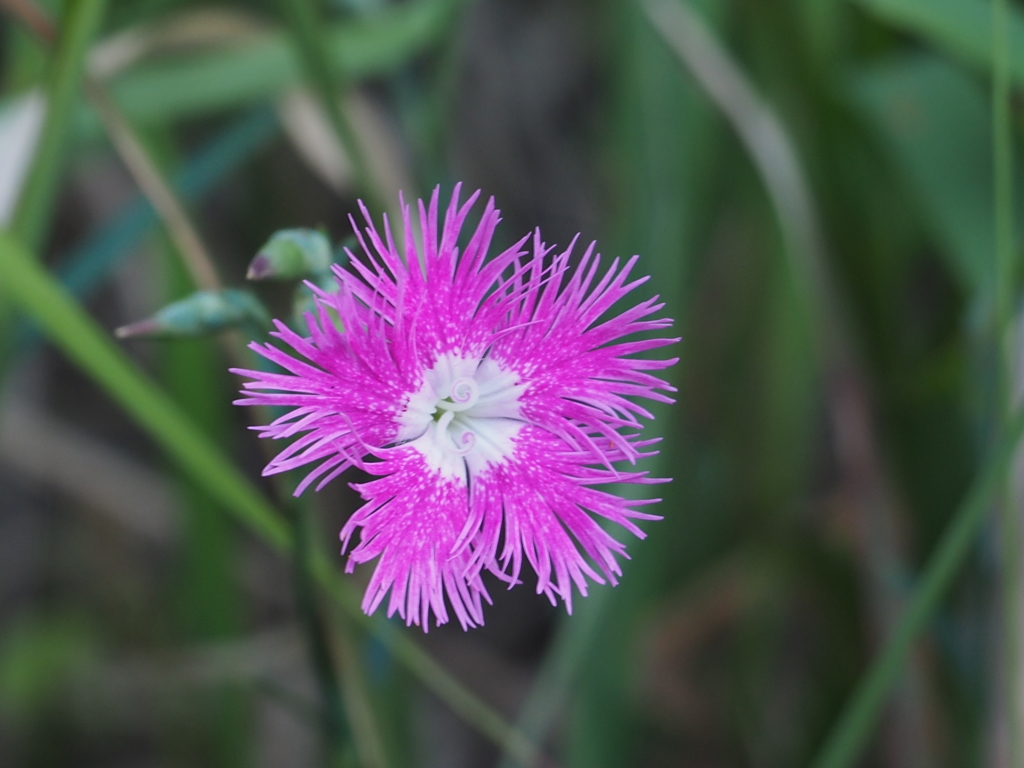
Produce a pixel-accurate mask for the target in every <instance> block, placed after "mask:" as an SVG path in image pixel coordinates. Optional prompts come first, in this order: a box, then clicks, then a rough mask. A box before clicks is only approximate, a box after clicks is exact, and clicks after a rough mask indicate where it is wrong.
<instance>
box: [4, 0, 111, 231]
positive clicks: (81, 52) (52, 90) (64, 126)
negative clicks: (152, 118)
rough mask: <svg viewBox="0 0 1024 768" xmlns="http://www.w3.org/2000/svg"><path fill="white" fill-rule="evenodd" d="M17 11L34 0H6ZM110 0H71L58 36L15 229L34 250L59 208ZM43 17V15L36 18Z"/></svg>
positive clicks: (57, 31) (19, 12) (8, 5)
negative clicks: (77, 114)
mask: <svg viewBox="0 0 1024 768" xmlns="http://www.w3.org/2000/svg"><path fill="white" fill-rule="evenodd" d="M3 2H4V6H5V7H6V8H7V9H8V10H9V11H11V12H12V13H13V14H15V15H18V16H22V14H23V13H25V12H28V13H30V14H31V10H32V7H31V4H30V2H29V0H3ZM105 9H106V0H68V3H67V4H66V5H65V7H64V13H63V15H62V16H61V23H60V26H59V29H57V30H56V33H55V36H54V53H53V57H52V59H51V63H50V73H49V76H48V78H47V87H46V117H45V119H44V121H43V128H42V132H41V134H40V137H39V141H38V143H37V144H36V151H35V155H34V156H33V158H32V165H31V168H30V170H29V174H28V177H27V178H26V180H25V185H24V186H23V187H22V190H21V195H20V196H19V198H18V205H17V207H16V208H15V211H14V217H13V219H12V221H11V232H13V233H14V234H15V236H16V237H18V239H19V240H21V241H22V242H24V243H25V244H26V246H27V247H28V249H29V250H30V251H38V250H39V249H40V246H41V245H42V242H41V241H42V238H43V235H44V234H45V231H46V222H47V219H48V218H49V216H50V213H51V211H52V209H53V201H54V198H55V196H56V194H57V189H58V184H59V181H60V176H61V173H62V171H63V168H64V161H65V158H66V157H67V148H68V143H69V140H70V138H71V133H72V126H73V121H72V120H71V117H72V114H73V111H74V108H75V106H76V105H77V103H78V98H79V95H78V94H79V85H80V83H81V81H82V79H83V77H84V76H85V57H86V54H87V53H88V51H89V45H90V44H91V43H92V40H93V38H94V37H95V36H96V33H97V32H98V31H99V28H100V24H101V23H102V21H103V15H104V11H105ZM35 18H36V20H38V16H36V17H35Z"/></svg>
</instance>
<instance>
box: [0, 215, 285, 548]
mask: <svg viewBox="0 0 1024 768" xmlns="http://www.w3.org/2000/svg"><path fill="white" fill-rule="evenodd" d="M0 274H2V275H3V284H4V288H5V290H6V291H7V293H8V295H9V296H11V297H12V298H13V299H15V300H16V301H17V302H18V303H19V304H20V305H21V306H22V308H23V309H24V310H25V312H27V313H28V314H29V315H30V316H31V317H32V318H33V320H35V322H36V323H37V325H39V327H40V328H42V330H43V331H44V332H45V333H46V335H47V336H48V337H49V338H50V339H51V340H52V341H53V342H55V343H56V344H57V345H58V346H59V347H60V348H61V349H62V350H64V352H65V354H67V356H68V357H69V358H70V359H71V360H72V361H74V362H75V363H76V364H78V365H79V366H81V367H82V369H83V370H84V371H85V372H86V373H88V374H89V375H90V376H92V377H93V378H94V379H95V380H96V381H97V382H98V383H99V384H100V385H101V386H102V387H103V388H104V389H106V390H107V391H108V392H109V393H110V394H111V395H112V396H113V397H114V398H115V399H116V400H117V401H118V402H119V403H120V404H121V405H122V406H123V407H124V408H125V410H127V411H128V412H129V413H130V414H131V415H132V416H133V417H134V418H135V419H136V420H137V421H138V422H139V424H140V425H142V426H143V427H144V428H145V429H146V431H148V432H149V433H150V435H152V437H153V438H154V439H155V440H156V441H157V442H158V443H159V444H160V446H161V447H162V448H163V449H164V450H165V451H166V452H167V454H168V455H169V456H170V458H172V459H173V460H174V461H175V462H177V463H178V464H179V465H180V466H181V467H182V469H183V470H184V471H185V472H187V473H188V474H189V475H191V476H192V477H193V478H194V479H195V480H196V482H198V483H200V484H202V485H203V487H204V488H206V490H207V492H209V493H210V495H211V496H213V497H214V498H216V499H217V501H219V502H220V503H221V504H223V505H224V506H225V507H227V508H229V509H231V510H232V511H233V512H234V513H235V514H236V515H238V516H239V517H240V518H241V519H242V521H243V522H245V523H246V524H247V525H248V526H249V527H251V528H252V529H253V530H254V531H255V532H256V533H257V534H258V535H259V536H260V537H261V538H263V539H264V540H265V541H266V542H267V543H268V544H270V545H271V546H272V547H273V548H274V549H276V550H279V551H286V550H288V549H290V548H291V535H290V533H289V530H288V526H287V525H286V524H285V523H284V521H283V520H281V518H280V517H279V516H278V514H277V513H276V512H275V510H274V508H273V507H272V506H271V505H270V504H269V503H268V502H267V501H266V499H265V498H264V497H263V496H262V494H260V493H259V491H257V490H256V489H255V488H254V487H253V486H252V485H251V484H250V483H249V481H248V480H247V479H246V478H245V476H244V475H242V473H241V472H239V471H238V470H237V469H236V468H235V467H234V466H233V465H232V464H231V463H230V462H229V461H228V460H227V459H225V458H224V456H223V455H222V454H221V453H220V451H219V450H217V448H216V446H214V444H213V443H212V442H211V441H210V440H209V439H208V438H207V437H206V435H204V434H203V433H202V432H201V431H199V430H198V429H196V428H195V427H194V426H193V425H192V424H191V423H190V421H189V419H188V418H187V416H186V415H185V414H184V412H182V411H181V409H180V408H178V406H176V405H174V404H173V403H172V402H171V401H170V400H168V399H167V398H166V397H165V396H164V394H163V393H162V392H161V391H160V390H159V389H158V388H157V386H156V385H155V384H153V383H152V382H151V381H149V380H148V379H146V378H145V377H144V376H143V375H142V374H140V373H139V372H138V371H137V370H136V369H135V366H134V365H133V364H132V362H131V361H130V360H129V359H128V357H127V356H126V355H125V353H124V352H123V351H122V350H121V349H120V348H119V347H117V346H116V345H115V344H114V342H113V341H111V340H110V339H109V338H108V337H107V336H106V335H105V334H104V333H103V332H102V331H101V330H100V329H99V328H98V327H96V325H95V323H93V321H92V320H91V319H90V318H89V316H88V315H86V314H85V312H84V311H83V310H82V308H81V307H80V306H79V305H78V304H77V303H76V302H75V301H74V299H72V298H71V296H69V295H68V294H67V293H66V292H65V291H64V290H62V289H61V288H60V287H59V286H58V285H57V284H56V283H55V282H54V280H53V279H52V278H51V277H50V276H49V275H48V274H47V273H46V271H45V270H44V269H43V268H42V267H40V266H38V265H36V264H35V263H34V260H33V259H32V257H31V255H30V253H29V251H28V250H27V249H25V248H24V247H23V246H22V245H20V243H18V241H16V240H15V239H14V238H13V237H12V236H11V235H9V234H7V233H2V234H0Z"/></svg>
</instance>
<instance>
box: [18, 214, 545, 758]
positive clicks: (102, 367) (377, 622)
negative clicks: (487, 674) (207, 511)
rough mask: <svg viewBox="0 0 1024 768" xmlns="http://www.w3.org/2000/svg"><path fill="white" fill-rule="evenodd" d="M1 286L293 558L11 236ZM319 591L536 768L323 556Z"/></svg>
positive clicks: (237, 485)
mask: <svg viewBox="0 0 1024 768" xmlns="http://www.w3.org/2000/svg"><path fill="white" fill-rule="evenodd" d="M0 282H2V284H3V285H4V286H5V288H6V289H7V292H8V294H9V295H10V296H11V298H13V299H14V300H15V301H17V303H18V304H19V305H20V306H21V308H22V309H23V310H24V311H25V312H26V313H27V314H28V315H29V316H30V317H31V319H32V320H33V321H34V322H36V323H37V324H38V326H39V327H40V329H41V330H42V331H43V332H44V333H45V334H46V335H47V337H48V338H49V339H50V340H51V341H52V342H53V343H54V344H55V345H56V346H57V347H58V348H60V349H61V350H62V351H63V352H64V354H65V355H67V356H68V358H69V359H70V360H71V361H72V362H74V363H75V364H77V365H78V366H79V367H80V368H81V369H82V370H83V371H84V372H85V373H86V374H88V375H89V376H90V377H92V379H93V380H94V381H96V382H97V383H98V384H99V385H100V386H101V387H103V388H104V389H105V390H106V391H107V392H108V393H109V394H110V395H111V396H112V397H113V398H114V399H115V400H116V401H117V402H118V403H119V404H120V405H121V406H122V407H123V408H124V409H125V410H126V411H127V412H128V413H129V414H130V415H132V416H133V417H134V418H135V419H136V421H137V422H138V423H139V425H140V426H142V427H143V428H144V429H145V430H146V431H147V432H148V433H149V434H150V436H151V437H152V438H153V439H154V441H155V442H156V443H157V444H158V445H159V446H160V447H161V448H163V450H164V451H165V452H166V453H167V455H168V456H169V457H170V458H171V459H172V460H173V461H175V462H176V463H177V464H178V465H179V466H180V467H181V469H182V470H183V471H184V472H185V473H187V474H188V475H189V477H191V478H192V480H193V481H194V482H196V483H197V484H198V485H200V486H202V487H203V488H204V489H205V490H206V491H207V493H209V494H210V495H211V496H212V497H213V498H214V499H215V500H216V501H218V502H219V503H220V504H221V505H223V507H224V509H225V510H226V511H228V512H230V513H231V514H233V515H234V516H235V517H236V518H237V519H238V520H239V521H240V522H242V523H243V524H244V525H246V526H247V527H248V528H249V530H250V531H251V532H253V533H255V534H256V535H257V536H258V537H259V538H260V539H262V540H263V541H264V543H266V544H267V545H268V546H270V547H271V548H272V549H274V550H275V551H276V552H278V553H281V554H289V553H290V552H291V551H292V544H293V537H292V535H291V532H290V530H289V526H288V524H287V523H286V522H285V521H284V519H283V518H282V517H281V516H280V515H279V514H278V512H277V511H276V510H275V509H274V507H273V506H272V505H271V504H270V503H269V502H268V501H267V499H266V498H265V497H264V496H263V494H261V493H260V492H259V491H258V490H256V488H255V487H254V486H253V485H252V484H251V483H250V482H249V480H248V479H246V477H245V476H244V475H243V474H242V473H241V472H240V471H239V470H238V469H237V468H236V467H235V466H234V465H233V464H232V463H231V462H230V461H228V460H227V459H226V458H225V457H224V455H223V454H222V453H221V452H220V451H219V450H218V449H217V447H216V446H215V445H214V444H213V443H212V442H211V441H210V440H209V439H208V438H207V437H206V436H205V434H203V432H202V431H201V430H199V429H198V428H196V427H195V425H194V424H192V422H191V421H190V420H189V419H188V417H187V416H186V415H185V414H184V413H182V411H181V409H179V408H178V407H177V406H176V405H174V403H172V402H171V401H170V400H168V398H167V397H166V396H165V395H164V394H163V393H162V392H161V391H160V389H159V388H158V387H156V385H154V384H153V383H152V382H151V381H150V380H149V379H147V378H146V377H145V376H144V375H143V374H142V373H140V372H139V370H138V369H137V368H136V366H135V365H134V364H133V363H132V362H131V361H130V360H129V359H128V358H127V356H126V355H125V354H124V352H123V351H122V350H121V349H120V348H119V347H117V346H116V345H115V344H114V343H113V342H112V341H111V340H110V338H109V337H108V336H107V335H106V334H105V333H104V332H103V331H102V330H101V329H100V328H99V327H98V326H97V325H96V323H95V322H94V321H93V320H92V319H91V318H90V317H89V316H88V315H87V314H86V313H85V311H84V310H83V309H82V308H81V306H79V305H78V304H77V303H76V302H75V300H74V299H73V298H72V297H71V296H70V295H69V294H68V293H67V291H65V290H64V289H63V288H61V287H60V285H58V284H57V282H56V281H55V280H54V279H53V278H52V277H51V276H50V275H49V274H48V273H47V272H46V270H45V269H43V268H42V267H41V266H40V265H39V264H38V263H36V261H35V259H33V257H32V256H31V254H29V252H28V251H27V250H26V249H25V248H24V247H23V246H22V245H21V244H20V243H19V242H18V241H17V240H15V239H14V238H13V237H11V236H10V235H9V234H7V233H4V232H0ZM310 566H311V569H312V573H313V575H314V576H315V578H316V580H317V582H318V583H319V584H320V586H321V587H322V588H324V589H326V590H327V591H328V593H329V594H330V595H331V596H332V597H333V598H334V599H335V600H336V601H337V602H338V605H339V606H340V607H341V608H342V609H343V610H345V611H346V612H348V613H349V614H350V615H351V616H352V617H353V619H354V620H355V621H357V622H359V623H360V625H361V626H364V627H366V629H367V631H369V632H370V633H371V634H373V635H374V636H375V637H377V638H378V639H380V640H381V641H382V642H383V643H385V644H386V645H388V647H389V648H390V649H391V653H392V655H393V656H394V657H395V659H396V660H397V661H398V662H399V663H401V664H402V665H404V666H405V667H407V668H408V669H409V671H410V672H411V673H412V674H413V675H415V676H416V677H417V678H419V680H420V681H422V682H423V684H424V685H426V687H427V688H429V689H430V690H431V691H433V692H434V693H435V694H436V695H437V697H438V698H440V699H441V700H442V701H443V702H445V703H446V704H447V705H448V706H449V707H450V708H451V709H452V710H453V711H454V712H456V713H457V714H459V715H460V716H462V717H463V718H465V720H466V722H468V723H469V724H470V725H472V726H474V727H475V728H477V729H478V730H479V731H480V732H481V733H482V734H484V735H485V736H487V737H489V738H491V739H493V740H494V741H495V742H496V743H497V744H498V745H499V746H501V747H503V748H505V749H506V750H508V751H510V752H512V753H513V754H515V755H516V756H517V758H518V759H520V760H521V762H524V763H527V764H535V763H536V762H537V758H538V757H539V752H538V750H537V748H536V747H535V746H534V745H533V744H532V743H531V742H530V741H529V740H528V739H527V738H526V737H524V736H523V734H522V733H521V732H519V731H518V730H516V729H515V728H514V727H513V726H511V725H509V724H508V723H507V722H505V720H504V719H503V718H502V717H501V716H500V715H499V714H498V713H496V712H495V711H494V710H493V709H491V708H490V707H488V706H487V705H486V704H485V703H484V702H483V701H481V700H480V699H479V698H478V697H477V696H476V695H474V694H473V693H472V692H471V691H469V690H467V689H466V688H465V687H464V686H462V685H461V684H460V683H459V682H458V681H457V680H455V679H454V678H453V677H452V676H451V675H449V674H448V673H447V672H446V671H445V670H444V669H443V668H442V667H441V666H440V665H439V664H438V663H437V662H436V661H434V660H433V659H432V658H431V657H430V655H429V654H428V653H427V652H426V651H424V650H423V649H422V648H421V647H420V646H419V645H418V644H417V643H416V642H415V641H414V640H412V639H411V638H409V637H408V636H407V635H406V634H404V633H403V632H401V631H399V629H398V628H397V627H395V625H393V624H391V623H389V622H387V621H384V620H383V619H381V618H379V617H377V618H372V617H368V616H366V615H364V614H363V613H362V610H361V609H360V604H359V598H358V597H357V596H356V595H355V593H354V592H353V591H352V588H351V586H350V585H349V584H348V582H347V581H343V580H342V579H341V578H340V577H339V575H338V573H337V571H336V570H335V568H334V567H333V566H332V565H331V564H330V563H329V562H328V561H327V559H326V557H324V556H323V555H322V554H321V553H319V552H317V551H314V552H313V553H312V562H311V563H310Z"/></svg>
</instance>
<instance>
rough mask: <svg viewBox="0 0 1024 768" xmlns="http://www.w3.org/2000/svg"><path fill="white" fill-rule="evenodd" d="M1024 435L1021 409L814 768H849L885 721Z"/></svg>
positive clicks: (973, 485)
mask: <svg viewBox="0 0 1024 768" xmlns="http://www.w3.org/2000/svg"><path fill="white" fill-rule="evenodd" d="M1022 434H1024V408H1020V409H1018V410H1017V412H1016V413H1015V414H1014V415H1013V417H1012V418H1011V419H1010V420H1009V421H1008V423H1007V428H1006V430H1005V431H1004V432H1003V434H1002V435H1001V437H1000V438H999V440H998V442H997V444H996V446H995V448H994V449H993V451H992V453H991V455H990V456H989V458H988V460H987V461H986V462H985V464H984V465H983V467H982V470H981V472H980V473H979V475H978V476H977V477H976V479H975V481H974V483H973V484H972V486H971V489H970V491H969V492H968V494H967V497H966V498H965V499H964V501H963V503H961V505H960V507H959V508H958V509H957V511H956V514H955V515H954V517H953V520H952V522H951V523H950V524H949V526H948V527H947V528H946V531H945V532H944V534H943V536H942V538H941V539H940V540H939V543H938V545H937V546H936V548H935V551H934V552H933V553H932V555H931V557H930V558H929V559H928V563H927V565H926V566H925V569H924V572H923V573H922V574H921V577H920V579H919V581H918V584H917V586H916V588H915V589H914V592H913V594H912V596H911V598H910V600H909V602H908V604H907V609H906V612H905V613H904V614H903V616H902V617H901V618H900V622H899V624H898V625H897V626H896V629H895V630H894V631H893V633H892V635H891V636H890V637H889V638H888V640H887V641H886V644H885V646H884V648H883V649H882V651H881V653H880V654H879V655H878V656H877V657H876V659H875V660H874V661H873V662H872V664H871V666H870V668H869V669H868V671H867V673H866V674H865V675H864V677H862V678H861V681H860V683H859V684H858V686H857V688H856V689H855V690H854V693H853V696H852V697H851V699H850V701H849V703H848V704H847V705H846V708H845V709H844V710H843V712H842V714H841V715H840V717H839V720H838V721H837V723H836V725H835V726H834V727H833V729H832V731H831V733H830V734H829V737H828V738H827V739H826V741H825V745H824V747H823V748H822V750H821V751H820V752H819V753H818V756H817V759H816V760H814V762H813V763H812V765H813V766H814V768H846V767H847V766H850V765H853V764H854V762H855V761H856V760H857V758H858V756H859V755H860V753H861V751H862V750H863V748H864V746H865V744H866V742H867V740H868V738H869V737H870V736H871V733H872V730H873V729H874V726H875V725H876V724H877V722H878V719H879V717H880V716H881V713H882V707H883V706H884V705H885V702H886V696H887V694H888V693H889V691H890V690H891V689H892V687H893V685H894V684H895V683H896V681H897V679H898V678H899V677H900V675H901V674H902V672H903V670H904V664H905V662H906V659H907V655H908V654H909V653H910V649H911V646H912V645H913V642H914V639H915V638H916V637H917V636H918V634H920V632H921V631H922V630H923V629H924V627H925V625H926V624H927V623H928V620H929V619H930V618H931V616H932V614H933V613H934V612H935V609H936V608H937V607H938V605H939V602H940V601H941V600H942V597H943V595H945V593H946V590H947V589H948V588H949V586H950V584H951V583H952V581H953V578H954V577H955V576H956V574H957V572H958V571H959V570H960V567H961V566H962V565H963V563H964V560H965V559H966V558H967V555H968V553H969V552H970V548H971V543H972V542H973V541H974V539H975V537H976V536H977V535H978V532H979V531H980V530H981V527H982V525H983V524H984V522H985V519H986V513H987V512H988V510H989V509H991V507H992V504H993V502H994V500H995V499H996V497H997V496H998V494H999V492H1000V490H1001V489H1002V486H1003V484H1004V482H1005V479H1006V473H1007V470H1008V469H1009V467H1010V463H1011V461H1012V460H1013V456H1014V454H1015V453H1016V450H1017V444H1018V443H1019V442H1020V439H1021V435H1022Z"/></svg>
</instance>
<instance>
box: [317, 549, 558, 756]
mask: <svg viewBox="0 0 1024 768" xmlns="http://www.w3.org/2000/svg"><path fill="white" fill-rule="evenodd" d="M313 554H314V560H313V568H314V572H315V573H316V574H317V576H318V577H319V579H318V580H319V581H320V583H321V584H322V585H323V586H324V588H325V589H327V591H328V592H330V593H331V594H332V595H333V596H334V598H335V599H336V600H337V601H338V603H339V604H340V605H341V606H342V607H343V608H345V609H346V610H347V611H348V612H349V613H350V614H351V615H352V616H354V617H355V618H356V620H357V621H358V622H359V623H360V624H361V625H363V626H364V627H366V629H367V630H368V631H369V632H370V633H371V634H373V635H374V636H376V637H377V639H378V640H380V641H381V643H383V644H384V646H385V647H386V648H387V649H388V650H389V651H390V652H391V655H392V656H394V657H395V658H396V659H397V660H398V661H399V662H401V663H402V664H403V665H404V666H406V667H407V668H408V669H410V670H411V671H412V672H413V673H414V674H415V675H416V676H417V677H418V678H419V679H420V681H421V682H422V683H424V684H425V685H426V686H427V688H429V689H430V690H431V691H433V693H434V694H435V695H436V696H437V697H438V698H440V699H441V700H442V701H444V702H445V704H447V705H448V706H449V707H450V708H451V710H452V711H453V712H455V713H456V714H457V715H459V716H460V717H462V718H463V719H465V720H466V722H468V723H470V724H472V725H473V726H474V727H475V728H476V729H477V730H479V731H480V733H482V734H484V735H485V736H487V737H488V738H490V739H491V740H492V741H494V742H495V743H496V744H498V745H500V746H501V747H502V748H503V749H504V750H505V752H507V753H508V754H510V755H512V756H513V757H514V758H515V759H516V760H517V761H519V762H520V763H521V764H523V765H537V764H539V761H540V759H541V753H540V751H539V750H538V749H537V747H536V746H535V745H534V744H533V742H531V741H530V740H529V739H528V738H527V737H526V736H524V735H523V733H522V732H521V731H519V730H518V729H516V728H515V727H514V726H512V725H510V724H509V723H507V722H506V721H505V719H504V718H502V717H501V715H499V714H498V713H497V712H495V711H494V710H493V709H491V708H490V707H488V706H486V705H484V704H483V703H482V702H481V701H480V699H478V698H477V697H476V696H475V695H474V694H473V693H471V692H470V691H468V690H467V689H466V688H465V687H463V686H462V685H461V684H460V683H459V682H458V681H456V680H455V679H454V678H453V677H452V676H451V675H449V674H448V673H447V672H446V671H445V670H444V668H443V667H442V666H441V665H440V664H438V663H437V662H436V661H434V659H433V658H431V656H430V654H428V653H427V652H426V651H424V650H423V649H422V648H421V647H420V645H419V644H418V643H416V642H415V641H413V640H411V639H410V638H409V637H408V636H407V635H405V634H404V633H403V632H401V631H399V630H398V628H397V627H395V625H394V624H391V623H388V622H387V621H384V620H383V619H380V618H379V617H372V616H367V615H366V614H364V613H363V612H362V609H361V608H360V605H359V598H358V597H357V596H356V595H355V594H354V593H353V592H352V590H351V589H349V588H348V587H347V585H346V584H345V583H344V582H342V581H341V580H340V579H337V578H334V577H333V573H334V568H333V566H332V565H331V564H330V563H329V562H328V561H327V559H326V558H325V557H323V555H322V554H321V553H320V552H314V553H313ZM548 764H550V761H549V763H548Z"/></svg>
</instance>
